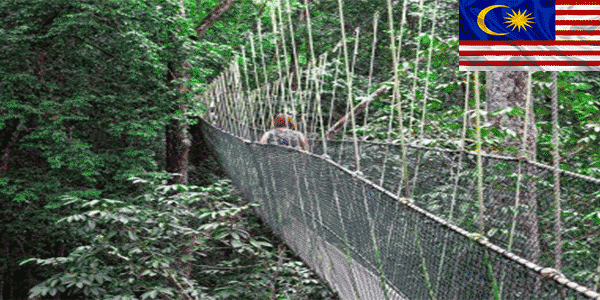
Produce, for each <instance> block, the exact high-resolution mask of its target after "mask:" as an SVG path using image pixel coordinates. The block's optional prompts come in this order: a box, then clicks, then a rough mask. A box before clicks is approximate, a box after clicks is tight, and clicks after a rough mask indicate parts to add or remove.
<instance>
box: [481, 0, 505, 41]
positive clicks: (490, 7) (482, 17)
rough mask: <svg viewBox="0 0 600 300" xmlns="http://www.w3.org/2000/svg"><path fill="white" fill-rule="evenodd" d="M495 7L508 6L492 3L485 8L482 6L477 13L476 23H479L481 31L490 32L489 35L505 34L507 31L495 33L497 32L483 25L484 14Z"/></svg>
mask: <svg viewBox="0 0 600 300" xmlns="http://www.w3.org/2000/svg"><path fill="white" fill-rule="evenodd" d="M497 7H506V8H508V6H504V5H492V6H488V7H486V8H484V9H483V10H482V11H481V12H480V13H479V15H477V25H479V28H481V30H483V32H485V33H487V34H491V35H506V34H508V32H507V33H497V32H493V31H491V30H490V29H489V28H487V26H485V15H486V14H487V13H488V12H490V10H492V9H494V8H497Z"/></svg>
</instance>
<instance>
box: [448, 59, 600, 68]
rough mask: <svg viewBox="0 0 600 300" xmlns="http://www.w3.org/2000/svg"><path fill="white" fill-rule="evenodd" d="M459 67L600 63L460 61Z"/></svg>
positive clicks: (592, 63)
mask: <svg viewBox="0 0 600 300" xmlns="http://www.w3.org/2000/svg"><path fill="white" fill-rule="evenodd" d="M458 65H459V66H468V67H480V66H483V67H485V66H504V67H521V66H576V67H588V66H600V61H589V60H586V61H459V62H458Z"/></svg>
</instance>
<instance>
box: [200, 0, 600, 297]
mask: <svg viewBox="0 0 600 300" xmlns="http://www.w3.org/2000/svg"><path fill="white" fill-rule="evenodd" d="M284 2H286V1H284ZM388 3H389V7H388V8H389V12H390V15H391V6H392V4H391V2H388ZM288 5H289V4H288ZM340 5H342V4H341V2H340ZM306 7H308V5H306ZM404 9H406V6H404ZM283 11H284V7H281V6H279V7H276V8H274V9H273V10H272V11H271V12H272V14H271V17H272V23H273V24H276V26H274V28H273V36H276V37H279V38H280V39H281V45H282V46H281V51H282V52H284V53H283V54H281V53H279V51H280V48H279V47H276V49H277V55H276V56H275V57H276V59H277V65H278V66H279V68H278V75H276V76H277V78H275V79H274V80H271V79H268V78H267V71H266V65H265V56H264V53H263V51H262V48H259V49H257V48H258V47H256V46H255V45H254V39H255V37H254V36H252V35H250V40H249V41H250V43H251V49H250V50H251V51H250V55H247V53H246V49H244V48H242V49H241V50H240V56H239V57H235V58H234V59H233V61H232V62H231V64H230V65H229V66H228V67H227V68H225V70H224V72H223V73H222V74H221V75H220V76H219V77H218V78H217V79H215V80H214V81H213V82H212V83H211V85H210V86H209V88H208V89H207V90H206V92H205V93H204V94H203V95H201V96H199V97H198V99H197V101H198V102H197V103H200V104H202V105H203V106H204V107H207V108H208V111H207V113H206V114H205V116H204V117H203V118H202V119H201V120H200V123H199V125H198V126H197V127H194V128H195V129H194V130H193V131H192V135H196V136H198V135H202V136H203V138H204V139H205V140H206V141H207V142H208V143H209V144H210V146H211V148H212V149H213V151H214V152H215V153H216V154H217V156H218V157H219V160H220V162H221V164H222V165H223V167H224V168H225V170H226V171H227V173H228V174H229V176H230V177H231V179H232V180H233V181H234V183H235V184H236V185H237V186H238V187H239V188H240V189H241V191H242V192H243V194H244V196H245V197H247V198H248V199H249V200H251V201H256V202H258V203H260V204H261V207H260V208H259V209H258V213H259V215H260V216H261V217H262V218H263V220H264V221H265V222H266V223H268V224H269V226H270V227H271V228H273V230H274V231H275V232H276V233H277V234H278V235H280V236H281V237H282V238H283V239H284V240H285V242H286V243H287V244H288V245H289V246H290V247H291V249H292V250H293V251H294V252H295V253H297V254H298V255H299V256H300V257H301V258H302V259H303V260H304V261H305V262H306V263H307V264H308V265H309V266H310V267H311V268H312V269H313V270H314V271H315V272H316V273H317V274H318V275H319V276H320V277H321V278H322V279H324V280H325V281H327V282H328V283H329V284H330V286H331V287H332V288H333V289H334V290H335V291H336V292H337V293H338V294H339V295H340V297H341V298H342V299H600V294H598V286H599V283H598V278H599V275H600V274H598V273H599V270H600V252H599V251H598V249H600V241H598V239H597V233H596V232H594V229H593V228H594V227H584V226H582V224H580V223H578V221H576V218H568V217H566V218H561V216H563V215H564V216H568V215H580V216H583V215H589V214H591V213H592V212H593V211H594V207H593V205H589V204H590V203H598V199H599V198H600V193H599V191H600V180H598V179H595V178H592V177H589V176H584V175H581V174H576V173H573V172H569V171H565V170H561V169H560V168H558V161H557V160H555V162H554V165H552V166H551V165H546V164H542V163H539V162H536V161H535V160H534V159H532V158H531V157H530V156H526V155H525V154H524V153H525V152H526V151H525V147H526V140H525V139H523V145H522V147H523V148H522V151H521V154H520V155H519V156H517V157H512V156H504V155H496V154H490V153H486V152H484V151H483V149H482V147H481V136H480V134H479V131H480V129H481V126H482V123H481V120H480V118H481V107H480V99H479V98H480V96H479V94H478V91H479V84H480V80H479V78H478V73H477V72H476V73H475V76H474V77H475V78H474V79H471V75H472V74H471V73H467V76H466V77H465V78H464V80H465V82H464V83H465V84H466V86H467V88H466V91H467V93H466V95H465V108H464V112H465V114H467V112H470V111H474V112H475V113H476V115H477V121H476V122H475V124H473V127H474V128H475V129H476V131H477V133H478V139H479V140H478V142H477V143H478V146H477V148H476V149H477V150H476V151H468V150H466V149H465V148H466V147H465V132H466V130H467V121H466V116H465V118H463V120H462V122H461V123H462V136H461V142H460V144H459V145H458V146H457V147H456V148H457V149H441V148H435V147H427V146H425V145H423V140H424V135H423V126H424V123H425V113H426V107H427V100H428V97H429V95H428V90H429V88H430V87H429V80H424V82H422V84H421V85H422V86H423V99H422V101H421V102H422V109H421V110H422V112H423V117H422V119H421V122H420V130H419V131H420V136H417V137H409V136H406V135H405V132H410V131H411V129H412V126H413V119H415V120H416V118H414V117H413V110H412V107H414V103H412V102H411V101H414V99H415V97H412V99H411V98H409V99H406V98H405V99H402V98H401V97H402V93H401V92H400V78H399V71H398V70H399V66H398V63H397V62H398V59H394V60H393V61H394V72H393V73H394V74H393V76H392V77H391V78H390V80H389V81H386V82H381V83H379V85H373V86H372V85H371V81H370V80H369V84H368V88H367V89H366V90H367V91H368V92H370V94H367V95H366V96H363V97H361V98H360V101H356V99H357V98H358V96H357V94H358V91H356V90H354V89H353V83H352V81H353V75H352V74H353V69H354V66H353V65H351V64H350V62H353V61H354V62H355V61H356V59H349V50H348V49H347V48H348V47H347V45H346V43H340V44H339V46H340V47H335V50H334V53H333V54H335V52H337V60H335V59H334V60H330V59H329V58H328V57H329V55H332V53H327V52H326V53H322V54H321V55H320V56H319V57H318V59H317V57H316V55H315V51H314V49H313V44H312V36H311V29H310V28H311V27H310V12H309V11H308V9H307V10H306V15H307V16H308V18H307V22H308V24H309V26H308V28H309V30H308V35H309V37H308V40H309V42H310V49H309V51H310V53H311V59H310V62H309V63H308V64H307V66H306V68H305V69H301V68H300V66H299V65H298V61H297V60H294V59H292V60H291V62H290V60H288V59H287V58H288V53H289V52H293V53H295V51H296V49H295V48H293V46H294V45H295V43H294V42H292V43H291V45H292V49H286V47H285V45H286V43H285V38H286V35H285V34H284V33H283V30H284V28H285V27H286V26H287V28H288V29H289V30H290V31H292V30H293V28H292V23H291V21H289V20H288V22H287V23H286V18H284V17H283V14H282V12H283ZM288 13H289V6H288ZM404 13H405V12H403V14H404ZM340 14H341V9H340ZM375 19H376V18H375ZM341 20H342V22H343V16H341ZM433 22H434V23H433V26H432V28H435V14H434V16H433ZM403 24H404V19H403V20H402V22H401V26H402V25H403ZM374 26H375V27H376V26H377V25H376V24H375V25H374ZM389 26H390V28H394V25H393V20H392V18H391V17H390V18H389ZM343 28H344V26H343V24H342V33H343V36H342V40H343V41H345V40H346V35H345V32H344V29H343ZM432 30H433V29H432ZM358 32H359V31H358V30H357V31H356V32H355V34H356V35H357V37H358V34H359V33H358ZM401 32H402V30H400V33H401ZM390 34H391V37H390V41H391V45H390V48H391V49H392V55H393V57H394V58H399V53H400V51H399V50H398V49H399V47H401V46H402V45H401V41H402V38H401V36H400V38H399V39H398V37H396V36H394V31H393V30H390ZM262 35H263V33H262V32H261V26H260V23H259V26H258V35H257V38H258V39H259V41H260V45H261V47H262ZM290 36H291V37H293V36H294V35H293V34H290ZM357 40H358V39H357ZM397 40H399V41H400V44H399V45H396V44H395V41H397ZM274 42H275V43H277V40H275V41H274ZM355 49H356V48H355ZM430 49H431V48H430ZM354 53H355V55H356V51H355V52H354ZM342 55H343V56H344V59H341V58H340V57H341V56H342ZM372 55H374V52H373V54H372ZM291 57H297V55H295V54H294V55H293V56H291ZM419 57H420V56H419V55H417V58H416V59H417V60H418V59H419ZM371 61H372V60H371ZM335 62H338V63H335ZM340 62H341V63H340ZM288 63H289V64H295V67H294V68H291V66H290V65H288ZM416 65H419V64H418V61H417V64H416ZM430 66H431V51H430V52H429V53H428V62H427V67H426V68H427V69H426V72H427V73H429V72H430ZM339 67H341V68H339ZM261 70H262V74H263V75H264V82H263V79H261V78H259V74H260V71H261ZM284 70H285V71H284ZM290 70H293V71H290ZM415 72H417V71H416V68H415ZM332 73H333V74H334V76H324V74H332ZM415 74H416V73H415ZM344 75H345V80H344V83H345V84H344V85H343V86H342V87H341V88H339V87H337V85H336V84H329V85H328V84H327V80H333V81H337V80H338V76H344ZM554 75H556V74H554ZM416 77H417V76H414V78H415V80H417V79H416ZM369 78H370V77H369ZM470 80H473V82H470ZM528 80H529V81H528V82H529V89H528V92H527V93H528V95H527V99H528V100H527V105H526V110H527V114H526V115H527V117H525V120H526V121H525V128H524V133H523V136H525V137H526V136H527V130H528V126H529V127H531V126H534V125H535V124H528V123H527V122H528V121H527V120H529V119H530V118H528V117H529V116H530V114H531V113H533V112H532V111H531V107H533V104H532V102H531V98H532V97H531V73H529V78H528ZM252 81H254V82H253V83H252V84H251V83H250V82H252ZM471 83H472V84H474V86H475V87H474V90H475V93H476V95H474V98H475V100H476V107H474V108H469V100H470V98H471V97H472V96H470V95H469V92H468V91H469V90H470V89H469V85H470V84H471ZM553 84H554V85H553V88H554V90H555V91H556V76H554V77H553ZM326 86H329V87H331V89H330V90H325V87H326ZM417 86H419V85H418V84H416V83H415V84H414V85H413V90H412V92H411V95H415V94H416V93H415V89H416V88H417ZM336 89H337V90H336ZM371 91H372V92H371ZM336 93H337V96H336ZM390 93H391V96H390V98H391V100H390V102H391V107H392V109H391V110H390V115H389V116H387V120H389V129H388V132H387V133H388V139H387V142H373V141H367V140H365V139H361V138H360V136H359V130H357V129H358V128H359V126H360V124H356V123H357V122H356V119H357V117H356V116H357V115H358V114H359V113H361V112H362V113H364V114H367V115H368V107H369V104H370V103H372V101H373V100H374V99H376V98H377V97H380V96H382V95H387V94H390ZM363 94H364V93H363ZM340 95H342V96H341V97H340ZM340 98H341V99H340ZM343 98H346V99H345V100H344V99H343ZM325 100H328V101H331V102H330V103H331V104H329V103H326V101H325ZM335 101H338V102H339V101H346V102H345V103H346V105H347V106H346V107H347V108H346V116H345V117H344V118H342V119H341V120H340V121H339V122H337V123H334V124H332V123H333V122H332V111H333V110H332V109H328V110H327V111H328V112H329V115H327V113H326V112H324V108H327V107H328V106H330V107H333V105H334V102H335ZM553 101H554V103H553V108H554V112H553V113H554V120H553V126H554V127H553V129H554V130H556V129H557V128H558V125H557V116H556V115H557V109H556V92H555V93H554V95H553ZM357 102H360V103H358V104H357ZM409 102H410V105H409V106H408V107H409V108H411V109H410V118H408V117H407V114H408V109H405V110H403V109H402V107H403V106H404V105H405V104H407V103H409ZM280 111H287V112H296V113H297V116H298V118H299V119H300V130H301V131H303V132H305V133H306V134H308V136H309V137H311V143H310V148H311V149H310V151H302V150H297V149H291V148H286V147H282V146H276V145H261V144H258V143H257V140H259V137H260V136H261V135H262V133H264V131H265V130H268V123H269V120H270V119H271V118H272V117H273V116H274V115H275V114H276V113H278V112H280ZM364 120H365V123H366V122H367V121H368V120H369V118H368V117H365V118H364ZM393 120H398V122H397V125H396V127H394V126H392V121H393ZM407 120H408V121H407ZM415 124H417V123H416V122H415ZM404 126H408V128H405V127H404ZM415 126H416V125H415ZM347 130H349V131H350V134H348V135H349V136H350V138H343V139H342V140H334V139H332V137H333V136H335V134H336V133H338V132H340V131H341V132H342V134H343V136H346V134H344V132H346V131H347ZM529 130H531V129H529ZM392 133H394V135H393V136H394V137H395V138H391V137H392ZM555 147H558V145H557V144H556V143H555ZM533 157H535V156H533ZM557 224H558V225H557ZM573 228H577V230H578V231H579V234H578V235H577V236H575V235H573V234H571V232H570V230H572V229H573ZM582 238H585V239H588V241H589V243H590V245H592V247H590V248H588V249H586V250H581V249H578V248H577V244H578V240H580V239H582ZM555 245H559V246H558V247H555ZM573 251H587V252H588V253H587V255H589V257H590V259H588V260H586V261H592V262H596V263H595V264H582V263H580V262H578V261H576V260H573V259H568V255H569V253H570V252H573ZM578 274H579V275H580V274H591V275H590V276H587V277H585V276H583V277H582V276H579V275H578ZM574 277H577V278H578V279H579V280H577V281H575V280H573V278H574ZM582 278H584V279H582Z"/></svg>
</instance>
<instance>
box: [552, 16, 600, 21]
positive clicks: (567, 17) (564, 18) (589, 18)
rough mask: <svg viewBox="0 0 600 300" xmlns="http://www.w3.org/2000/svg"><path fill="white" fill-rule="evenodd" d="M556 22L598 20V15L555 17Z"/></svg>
mask: <svg viewBox="0 0 600 300" xmlns="http://www.w3.org/2000/svg"><path fill="white" fill-rule="evenodd" d="M556 20H557V21H558V20H600V15H557V16H556Z"/></svg>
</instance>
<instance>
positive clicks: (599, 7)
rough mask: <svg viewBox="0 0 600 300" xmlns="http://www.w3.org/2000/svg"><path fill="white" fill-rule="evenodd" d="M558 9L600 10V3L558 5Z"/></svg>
mask: <svg viewBox="0 0 600 300" xmlns="http://www.w3.org/2000/svg"><path fill="white" fill-rule="evenodd" d="M556 10H600V5H556Z"/></svg>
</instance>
